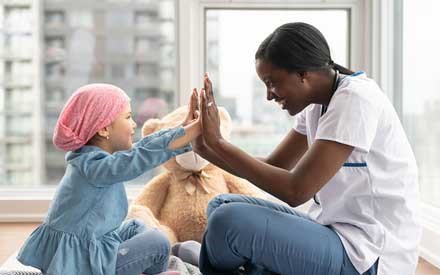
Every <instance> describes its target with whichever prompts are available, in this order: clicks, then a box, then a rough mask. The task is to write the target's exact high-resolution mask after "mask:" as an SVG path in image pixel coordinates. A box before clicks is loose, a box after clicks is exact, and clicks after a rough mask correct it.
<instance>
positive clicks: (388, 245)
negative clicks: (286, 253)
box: [294, 72, 421, 275]
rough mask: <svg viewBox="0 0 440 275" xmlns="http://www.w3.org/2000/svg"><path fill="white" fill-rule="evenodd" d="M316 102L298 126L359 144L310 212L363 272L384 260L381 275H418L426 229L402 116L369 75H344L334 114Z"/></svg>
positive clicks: (310, 137) (312, 134) (312, 135)
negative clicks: (330, 230) (333, 233)
mask: <svg viewBox="0 0 440 275" xmlns="http://www.w3.org/2000/svg"><path fill="white" fill-rule="evenodd" d="M321 108H322V106H321V105H316V104H312V105H310V106H308V107H307V108H306V109H305V110H303V111H302V112H301V113H300V114H299V115H298V119H297V125H296V126H295V127H294V129H295V130H296V131H297V132H299V133H301V134H303V135H306V136H307V141H308V144H309V147H310V146H311V145H312V143H313V142H314V141H315V140H316V139H322V140H331V141H336V142H339V143H343V144H347V145H350V146H353V147H354V150H353V152H352V153H351V155H350V156H349V157H348V159H347V161H346V163H345V164H344V166H343V167H341V169H340V170H339V171H338V172H337V173H336V175H335V176H334V177H333V178H331V179H330V181H329V182H328V183H326V185H324V187H323V188H321V190H319V192H318V193H317V194H316V196H315V202H314V204H313V205H312V206H311V208H310V210H309V214H310V216H311V217H312V218H313V219H315V220H316V221H317V222H318V223H320V224H324V225H330V226H331V227H332V228H333V229H334V230H335V231H336V232H337V234H338V235H339V237H340V239H341V241H342V244H343V245H344V248H345V250H346V252H347V254H348V257H349V258H350V260H351V262H352V263H353V265H354V266H355V268H356V269H357V271H358V272H359V273H361V274H362V273H364V272H365V271H366V270H368V269H369V268H370V267H371V266H372V265H373V264H374V263H375V262H376V260H377V259H378V258H379V266H378V275H393V274H395V275H410V274H414V272H415V269H416V266H417V259H418V250H417V247H418V243H419V241H420V237H421V227H420V225H419V222H418V191H419V190H418V179H417V166H416V161H415V158H414V154H413V152H412V149H411V147H410V144H409V142H408V139H407V137H406V135H405V132H404V130H403V127H402V125H401V123H400V121H399V118H398V116H397V114H396V112H395V110H394V108H393V106H392V104H391V103H390V101H389V100H388V98H387V97H386V96H385V94H384V93H383V92H382V91H381V89H380V88H379V86H378V85H377V84H376V83H375V82H374V81H373V80H371V79H369V78H367V76H366V75H365V73H363V72H360V73H356V74H353V75H351V76H345V77H343V78H340V81H339V85H338V88H337V89H336V91H335V93H334V95H333V97H332V99H331V101H330V103H329V105H328V109H327V111H326V112H325V113H324V114H323V115H321Z"/></svg>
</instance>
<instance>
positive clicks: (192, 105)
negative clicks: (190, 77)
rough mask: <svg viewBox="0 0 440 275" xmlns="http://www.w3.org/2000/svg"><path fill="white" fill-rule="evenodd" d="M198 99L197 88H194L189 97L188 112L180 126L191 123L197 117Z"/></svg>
mask: <svg viewBox="0 0 440 275" xmlns="http://www.w3.org/2000/svg"><path fill="white" fill-rule="evenodd" d="M198 109H199V100H198V95H197V89H196V88H194V89H193V91H192V93H191V97H190V99H189V105H188V114H187V115H186V117H185V119H184V120H183V122H182V126H186V125H188V124H191V123H193V122H194V121H195V120H197V119H199V111H198Z"/></svg>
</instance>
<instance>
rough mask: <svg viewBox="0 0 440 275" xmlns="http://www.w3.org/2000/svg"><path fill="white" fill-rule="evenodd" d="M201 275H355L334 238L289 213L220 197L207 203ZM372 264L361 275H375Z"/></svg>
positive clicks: (239, 197) (287, 209)
mask: <svg viewBox="0 0 440 275" xmlns="http://www.w3.org/2000/svg"><path fill="white" fill-rule="evenodd" d="M207 216H208V225H207V228H206V231H205V234H204V236H203V241H202V251H201V254H200V270H201V271H202V273H203V274H234V272H235V271H236V270H237V269H238V268H239V267H242V266H244V267H245V269H246V274H255V275H256V274H283V275H303V274H307V275H321V274H343V275H359V273H358V272H357V271H356V269H355V268H354V266H353V265H352V263H351V261H350V259H349V258H348V256H347V254H346V253H345V249H344V247H343V245H342V243H341V241H340V239H339V237H338V235H337V234H336V233H335V232H334V231H333V230H332V229H331V228H329V227H328V226H324V225H321V224H319V223H317V222H315V221H313V220H311V219H309V218H308V217H307V216H305V215H304V214H301V213H298V212H296V211H295V210H294V209H292V208H290V207H286V206H283V205H279V204H276V203H272V202H269V201H265V200H262V199H257V198H252V197H247V196H242V195H234V194H225V195H220V196H217V197H215V198H214V199H213V200H211V201H210V203H209V205H208V209H207ZM377 263H378V262H377V261H376V264H374V265H373V266H372V267H371V268H370V270H368V271H367V272H366V273H364V274H368V275H375V274H376V273H377Z"/></svg>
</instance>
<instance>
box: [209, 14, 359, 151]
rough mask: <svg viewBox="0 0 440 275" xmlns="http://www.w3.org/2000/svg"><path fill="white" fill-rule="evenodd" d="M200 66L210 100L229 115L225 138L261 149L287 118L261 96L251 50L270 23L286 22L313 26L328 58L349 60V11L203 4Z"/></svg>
mask: <svg viewBox="0 0 440 275" xmlns="http://www.w3.org/2000/svg"><path fill="white" fill-rule="evenodd" d="M205 20H206V41H205V43H206V45H205V46H206V55H205V67H206V70H207V71H208V72H209V73H210V76H211V78H212V80H213V85H214V89H215V91H216V92H217V98H216V101H217V103H218V104H219V105H220V106H223V107H225V108H226V109H227V110H228V111H229V113H230V115H231V117H232V119H233V125H234V127H233V133H232V136H231V140H232V142H233V143H234V144H236V145H238V146H239V147H240V148H243V149H244V150H246V151H247V152H248V153H251V154H253V155H267V154H269V153H270V152H271V151H272V150H273V149H274V148H275V146H276V145H277V144H278V143H279V142H280V141H281V139H282V138H283V137H284V136H285V135H286V134H287V133H288V131H289V130H290V129H291V128H292V126H293V118H292V117H291V116H290V115H289V114H288V113H287V112H283V111H282V110H281V109H280V108H279V107H278V105H277V104H276V103H274V102H268V101H267V100H266V88H265V86H264V84H263V83H262V82H261V80H260V79H259V78H258V76H257V74H256V72H255V59H254V55H255V51H256V50H257V48H258V46H259V45H260V43H261V42H262V41H263V40H264V39H265V38H266V37H267V36H268V35H269V34H270V33H271V32H272V31H273V30H275V28H276V27H278V26H280V25H282V24H284V23H288V22H296V21H301V22H306V23H310V24H312V25H314V26H316V27H317V28H318V29H319V30H320V31H321V32H322V33H323V34H324V36H325V37H326V39H327V42H328V43H329V46H330V49H331V54H332V58H333V60H335V62H337V63H338V64H341V65H343V66H349V60H348V57H349V56H350V54H349V48H348V45H349V11H348V10H346V9H307V10H301V9H290V10H289V9H284V10H276V9H268V10H262V9H208V10H207V11H206V14H205Z"/></svg>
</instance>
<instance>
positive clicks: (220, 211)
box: [207, 203, 256, 236]
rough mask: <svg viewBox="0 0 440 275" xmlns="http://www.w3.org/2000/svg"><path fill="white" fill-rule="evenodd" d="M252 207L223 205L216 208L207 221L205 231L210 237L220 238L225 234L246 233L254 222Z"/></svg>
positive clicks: (236, 204) (242, 204) (234, 204)
mask: <svg viewBox="0 0 440 275" xmlns="http://www.w3.org/2000/svg"><path fill="white" fill-rule="evenodd" d="M252 207H253V206H252V205H248V204H245V203H224V204H221V205H220V206H218V207H216V210H215V211H214V212H212V214H211V215H210V217H209V219H208V224H207V231H208V232H209V233H210V235H211V236H212V235H214V236H221V235H224V234H226V233H227V232H233V231H237V232H242V231H243V232H246V231H247V230H249V229H250V228H252V227H253V226H254V225H253V223H254V222H256V221H255V219H256V217H254V215H251V214H250V212H251V211H252V209H251V208H252Z"/></svg>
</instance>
